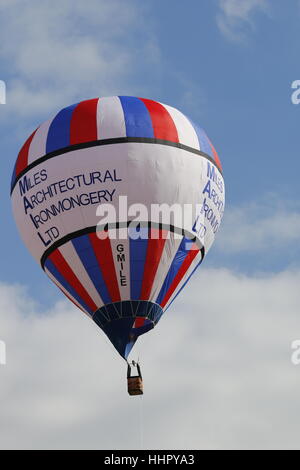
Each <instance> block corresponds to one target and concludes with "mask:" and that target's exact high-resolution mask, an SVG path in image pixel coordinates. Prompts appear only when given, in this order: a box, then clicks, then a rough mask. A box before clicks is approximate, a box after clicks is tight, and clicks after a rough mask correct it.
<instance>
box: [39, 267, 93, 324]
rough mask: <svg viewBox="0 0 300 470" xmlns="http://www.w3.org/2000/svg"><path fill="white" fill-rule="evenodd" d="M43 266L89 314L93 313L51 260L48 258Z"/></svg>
mask: <svg viewBox="0 0 300 470" xmlns="http://www.w3.org/2000/svg"><path fill="white" fill-rule="evenodd" d="M45 267H46V268H47V269H48V270H49V271H50V273H51V274H52V275H53V276H54V277H55V279H56V280H57V281H58V282H59V283H60V284H61V285H62V286H63V287H64V288H65V289H66V291H67V292H69V294H70V295H71V296H72V297H74V299H76V300H77V302H78V303H79V304H80V305H81V306H82V307H83V308H84V310H86V311H87V312H89V313H90V314H91V315H92V314H93V312H92V310H91V309H90V307H88V306H87V305H86V304H85V302H84V301H83V300H82V298H81V297H80V296H79V295H78V294H77V292H76V291H75V290H74V289H73V287H72V286H71V285H70V284H69V283H68V282H67V281H66V280H65V278H64V277H63V276H62V274H61V273H60V272H59V271H58V270H57V269H56V267H55V266H54V264H53V263H52V261H51V260H50V259H49V258H48V259H47V261H46V262H45Z"/></svg>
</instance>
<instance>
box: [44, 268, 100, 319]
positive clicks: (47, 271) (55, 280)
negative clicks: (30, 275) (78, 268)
mask: <svg viewBox="0 0 300 470" xmlns="http://www.w3.org/2000/svg"><path fill="white" fill-rule="evenodd" d="M45 273H46V274H47V276H49V278H50V279H51V281H52V282H54V284H56V285H57V286H58V287H59V288H60V289H61V290H62V291H63V293H64V294H65V295H66V296H69V297H70V299H72V300H73V302H74V304H75V305H77V307H78V308H80V310H81V311H82V312H83V313H85V314H86V315H87V316H88V317H90V318H91V315H90V314H89V313H88V312H87V311H86V310H85V309H84V308H83V307H82V305H80V303H79V302H78V301H77V300H76V299H75V298H74V297H73V296H72V295H71V294H70V293H69V292H68V291H67V289H65V288H64V286H62V285H61V284H60V282H58V280H57V279H56V278H55V277H54V276H53V274H52V273H51V272H50V271H49V270H48V269H47V268H45Z"/></svg>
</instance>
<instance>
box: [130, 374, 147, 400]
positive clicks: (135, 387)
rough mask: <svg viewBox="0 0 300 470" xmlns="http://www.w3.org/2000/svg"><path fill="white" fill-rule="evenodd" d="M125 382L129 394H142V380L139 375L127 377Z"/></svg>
mask: <svg viewBox="0 0 300 470" xmlns="http://www.w3.org/2000/svg"><path fill="white" fill-rule="evenodd" d="M127 383H128V393H129V395H143V393H144V392H143V380H142V379H141V377H139V376H135V377H128V378H127Z"/></svg>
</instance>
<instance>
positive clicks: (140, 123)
mask: <svg viewBox="0 0 300 470" xmlns="http://www.w3.org/2000/svg"><path fill="white" fill-rule="evenodd" d="M119 99H120V101H121V104H122V108H123V112H124V118H125V125H126V136H127V137H150V138H151V137H152V138H153V137H154V130H153V126H152V121H151V117H150V114H149V111H148V109H147V107H146V106H145V105H144V103H143V102H142V101H141V100H140V99H139V98H134V97H132V96H119Z"/></svg>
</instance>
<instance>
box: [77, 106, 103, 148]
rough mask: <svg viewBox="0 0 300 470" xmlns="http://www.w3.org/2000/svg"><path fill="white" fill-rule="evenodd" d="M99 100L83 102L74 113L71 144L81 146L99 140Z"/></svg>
mask: <svg viewBox="0 0 300 470" xmlns="http://www.w3.org/2000/svg"><path fill="white" fill-rule="evenodd" d="M97 104H98V98H94V99H92V100H87V101H81V103H79V104H78V105H77V106H76V108H75V109H74V111H73V113H72V119H71V126H70V144H71V145H74V144H80V143H82V142H90V141H92V140H97Z"/></svg>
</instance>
